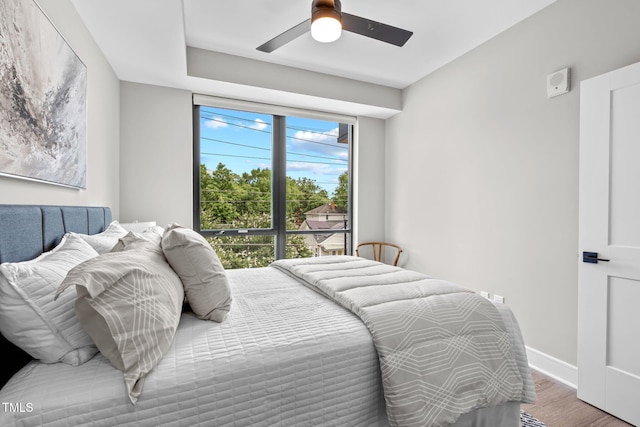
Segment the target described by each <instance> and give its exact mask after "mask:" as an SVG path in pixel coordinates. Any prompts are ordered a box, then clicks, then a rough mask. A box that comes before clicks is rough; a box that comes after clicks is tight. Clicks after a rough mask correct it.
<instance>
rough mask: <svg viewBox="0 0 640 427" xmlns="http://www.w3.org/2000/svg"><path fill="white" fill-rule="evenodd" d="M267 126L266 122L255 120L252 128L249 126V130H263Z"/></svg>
mask: <svg viewBox="0 0 640 427" xmlns="http://www.w3.org/2000/svg"><path fill="white" fill-rule="evenodd" d="M267 126H269V124H268V123H267V122H265V121H264V120H262V119H255V124H254V125H253V126H251V128H253V129H257V130H263V129H265V128H266V127H267Z"/></svg>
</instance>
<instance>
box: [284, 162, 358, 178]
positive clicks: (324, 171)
mask: <svg viewBox="0 0 640 427" xmlns="http://www.w3.org/2000/svg"><path fill="white" fill-rule="evenodd" d="M346 170H347V167H346V166H337V165H336V166H332V165H323V164H318V163H305V162H287V172H309V173H311V174H314V175H318V176H326V175H330V176H337V175H340V174H341V173H343V172H345V171H346Z"/></svg>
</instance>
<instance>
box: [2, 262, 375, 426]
mask: <svg viewBox="0 0 640 427" xmlns="http://www.w3.org/2000/svg"><path fill="white" fill-rule="evenodd" d="M228 275H229V279H230V281H231V283H232V287H233V288H232V289H233V298H234V301H233V306H232V308H231V311H230V313H229V316H228V317H227V319H226V320H225V321H224V322H223V323H222V324H218V323H215V322H211V321H206V320H199V319H196V318H195V317H194V316H192V315H188V314H185V315H183V317H182V320H181V322H180V326H179V328H178V332H177V334H176V337H175V339H174V342H173V344H172V346H171V349H170V350H169V352H168V353H167V354H166V356H165V357H164V358H163V360H162V362H161V363H160V364H159V365H158V366H157V367H156V368H155V369H154V370H153V371H152V372H151V374H150V375H149V376H148V377H147V379H146V381H145V384H144V389H143V391H142V395H141V397H140V399H139V401H138V404H137V405H136V406H135V407H134V406H132V405H131V404H130V403H129V402H128V401H127V398H126V394H125V389H124V385H123V379H122V373H121V372H120V371H117V370H116V369H115V368H113V367H112V366H111V365H110V364H109V362H108V361H107V360H106V359H105V358H104V357H103V356H102V355H100V354H98V355H97V356H95V357H94V358H93V359H91V360H90V361H88V362H86V363H85V364H83V365H81V366H78V367H72V366H68V365H64V364H61V363H58V364H54V365H45V364H42V363H38V362H31V363H30V364H29V365H27V366H26V367H25V368H24V369H23V370H22V371H21V372H19V373H18V374H17V375H16V376H14V378H12V380H10V381H9V383H7V385H6V386H5V387H4V388H3V389H2V391H1V392H0V401H1V402H7V403H10V404H12V405H13V406H7V405H4V406H5V408H4V410H0V425H2V426H11V425H20V426H36V425H38V426H40V425H51V426H77V425H82V424H91V425H92V426H103V425H104V426H114V425H118V426H125V425H135V426H141V425H149V426H156V425H168V426H194V425H207V426H249V425H250V426H274V425H283V426H284V425H287V426H294V425H295V426H321V425H327V426H328V425H336V426H338V425H340V426H376V425H379V423H378V420H379V419H381V420H382V425H384V424H386V417H385V415H384V403H383V395H382V390H381V382H380V374H379V368H378V360H377V355H376V352H375V349H374V347H373V344H372V342H371V337H370V335H369V332H368V331H367V329H366V327H365V326H364V324H362V322H361V321H360V320H359V319H358V318H357V317H355V316H354V315H352V314H351V313H349V312H347V311H346V310H344V309H343V308H341V307H339V306H337V305H336V304H334V303H333V302H331V301H329V300H327V299H325V298H324V297H322V296H320V295H318V294H316V293H315V292H313V291H312V290H309V289H307V288H305V287H304V286H302V285H300V284H298V283H296V282H295V281H293V280H292V279H290V278H288V277H287V276H286V275H284V274H283V273H280V272H278V271H276V270H275V269H271V268H264V269H253V270H229V271H228ZM194 360H195V362H194ZM7 409H8V410H7ZM11 409H13V410H11ZM21 410H23V411H22V412H21Z"/></svg>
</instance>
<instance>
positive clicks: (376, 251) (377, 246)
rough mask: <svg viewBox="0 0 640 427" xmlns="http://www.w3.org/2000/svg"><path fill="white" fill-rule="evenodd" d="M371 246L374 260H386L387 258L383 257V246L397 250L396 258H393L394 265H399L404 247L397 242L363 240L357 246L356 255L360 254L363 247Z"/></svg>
mask: <svg viewBox="0 0 640 427" xmlns="http://www.w3.org/2000/svg"><path fill="white" fill-rule="evenodd" d="M365 246H366V247H371V253H372V254H373V260H374V261H380V262H385V261H384V260H385V258H384V257H383V253H384V252H383V248H388V249H390V250H393V251H395V254H396V256H395V258H394V259H393V265H398V260H399V259H400V254H401V253H402V248H401V247H400V246H398V245H396V244H395V243H389V242H362V243H360V244H358V246H356V256H362V255H360V249H361V248H362V247H365Z"/></svg>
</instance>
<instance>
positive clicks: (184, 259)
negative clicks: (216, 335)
mask: <svg viewBox="0 0 640 427" xmlns="http://www.w3.org/2000/svg"><path fill="white" fill-rule="evenodd" d="M162 251H163V252H164V255H165V257H166V258H167V261H169V264H170V265H171V267H172V268H173V269H174V271H175V272H176V273H178V276H180V280H182V284H183V286H184V290H185V293H186V296H187V302H188V303H189V305H190V306H191V309H192V310H193V312H194V314H195V315H196V316H197V317H198V318H200V319H208V320H214V321H216V322H222V321H223V320H224V319H225V317H226V316H227V314H228V313H229V309H230V308H231V288H230V287H229V282H228V281H227V275H226V273H225V271H224V267H222V264H221V263H220V259H218V255H216V253H215V251H214V250H213V248H212V247H211V245H210V244H209V243H208V242H207V241H206V240H205V238H204V237H202V236H201V235H200V234H199V233H197V232H195V231H193V230H191V229H189V228H185V227H182V226H180V225H178V224H172V225H170V226H169V227H167V228H166V229H165V232H164V234H163V236H162Z"/></svg>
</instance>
